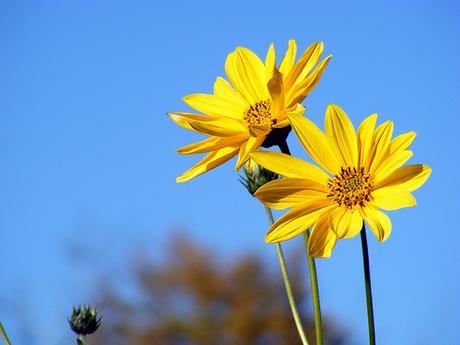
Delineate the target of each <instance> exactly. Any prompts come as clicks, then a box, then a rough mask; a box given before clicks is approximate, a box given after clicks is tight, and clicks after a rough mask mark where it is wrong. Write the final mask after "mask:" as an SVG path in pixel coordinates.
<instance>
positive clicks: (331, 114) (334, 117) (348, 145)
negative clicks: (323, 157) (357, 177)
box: [325, 104, 358, 167]
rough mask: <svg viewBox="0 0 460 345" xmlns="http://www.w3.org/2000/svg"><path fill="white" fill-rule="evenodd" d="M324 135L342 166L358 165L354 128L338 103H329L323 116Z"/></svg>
mask: <svg viewBox="0 0 460 345" xmlns="http://www.w3.org/2000/svg"><path fill="white" fill-rule="evenodd" d="M325 128H326V136H327V138H328V141H329V143H330V146H331V147H332V148H333V149H334V150H335V152H336V154H337V156H338V157H340V158H341V159H340V162H341V164H342V166H344V167H356V166H357V165H358V144H357V141H356V134H355V129H354V128H353V124H352V123H351V121H350V119H349V118H348V116H347V114H346V113H345V112H344V111H343V109H342V108H340V107H339V106H338V105H335V104H330V105H329V106H328V107H327V109H326V117H325Z"/></svg>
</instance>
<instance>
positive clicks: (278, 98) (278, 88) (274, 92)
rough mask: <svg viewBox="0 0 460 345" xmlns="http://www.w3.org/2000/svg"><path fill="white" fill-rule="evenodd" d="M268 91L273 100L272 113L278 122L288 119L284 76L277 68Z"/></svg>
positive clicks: (274, 70)
mask: <svg viewBox="0 0 460 345" xmlns="http://www.w3.org/2000/svg"><path fill="white" fill-rule="evenodd" d="M268 90H269V92H270V97H271V99H272V112H273V115H274V116H275V117H276V120H277V121H278V122H279V121H282V120H284V119H286V110H285V104H284V85H283V76H282V75H281V73H280V72H279V71H278V70H277V69H276V68H274V69H273V76H272V78H271V79H270V80H269V82H268Z"/></svg>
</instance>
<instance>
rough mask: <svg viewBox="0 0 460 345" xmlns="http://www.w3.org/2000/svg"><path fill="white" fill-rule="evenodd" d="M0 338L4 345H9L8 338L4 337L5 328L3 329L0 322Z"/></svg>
mask: <svg viewBox="0 0 460 345" xmlns="http://www.w3.org/2000/svg"><path fill="white" fill-rule="evenodd" d="M0 336H1V337H2V340H3V343H4V344H5V345H11V342H10V340H9V339H8V336H7V335H6V331H5V328H3V324H2V322H1V321H0Z"/></svg>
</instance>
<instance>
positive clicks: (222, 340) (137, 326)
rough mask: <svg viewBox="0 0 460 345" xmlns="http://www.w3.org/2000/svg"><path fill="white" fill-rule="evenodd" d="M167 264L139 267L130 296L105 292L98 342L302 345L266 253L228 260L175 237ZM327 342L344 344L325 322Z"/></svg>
mask: <svg viewBox="0 0 460 345" xmlns="http://www.w3.org/2000/svg"><path fill="white" fill-rule="evenodd" d="M300 254H301V253H300V252H299V253H297V254H295V255H294V256H292V255H291V256H290V257H288V263H289V271H290V272H289V273H290V277H291V279H292V283H293V288H294V293H295V296H296V298H297V302H298V304H299V308H300V310H301V311H302V318H303V320H304V325H305V327H306V332H307V336H308V339H309V342H310V344H311V345H313V344H315V341H314V323H313V317H312V315H311V311H312V307H311V305H310V303H309V300H310V297H309V294H308V293H306V292H308V290H306V288H305V285H306V284H305V283H306V282H307V278H306V273H307V272H306V270H307V269H308V268H307V266H306V260H305V257H304V256H303V255H300ZM164 258H165V260H162V262H161V264H160V263H157V264H154V263H152V262H148V261H147V260H141V261H140V262H136V263H135V264H134V265H133V267H134V269H133V270H134V271H133V274H132V277H133V279H134V282H132V283H134V286H135V290H136V291H135V292H134V295H133V292H132V291H131V294H130V296H125V295H124V294H123V293H120V292H117V289H116V287H114V286H106V287H105V288H103V289H101V291H100V298H99V300H100V302H99V304H98V307H99V309H100V310H101V311H102V314H103V322H102V326H101V328H100V329H99V331H98V332H97V333H96V334H95V335H94V336H92V337H91V344H92V345H107V344H110V345H127V344H129V345H147V344H148V345H230V344H231V345H275V344H276V345H296V344H300V341H299V338H298V334H297V330H296V328H295V325H294V322H293V319H292V315H291V313H290V309H289V304H288V301H287V298H286V293H285V290H284V284H283V282H282V278H281V273H280V271H279V267H277V266H273V267H271V266H269V265H268V264H267V262H266V261H264V260H263V259H262V258H261V257H260V255H257V254H249V255H245V256H240V257H234V258H233V257H232V258H229V257H222V256H221V255H219V254H218V253H216V252H213V251H212V250H208V249H205V248H203V247H202V246H200V245H198V244H196V243H193V242H192V241H190V240H188V239H185V238H184V237H183V236H175V237H174V238H173V239H172V240H171V241H170V245H169V247H168V250H167V253H166V256H165V257H164ZM323 318H324V326H325V333H326V339H325V340H326V341H325V344H327V345H345V344H346V343H345V340H344V336H343V334H342V333H341V332H339V331H338V329H337V328H336V327H334V326H333V324H332V322H330V321H329V320H328V319H327V317H324V316H323Z"/></svg>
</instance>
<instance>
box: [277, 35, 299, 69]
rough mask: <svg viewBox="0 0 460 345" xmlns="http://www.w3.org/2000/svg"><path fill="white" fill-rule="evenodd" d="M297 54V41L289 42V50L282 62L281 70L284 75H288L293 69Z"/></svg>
mask: <svg viewBox="0 0 460 345" xmlns="http://www.w3.org/2000/svg"><path fill="white" fill-rule="evenodd" d="M296 53H297V44H296V42H295V40H289V43H288V49H287V51H286V54H285V55H284V57H283V60H282V61H281V64H280V68H279V70H280V72H281V73H283V75H287V74H288V73H289V71H290V70H291V69H292V66H294V61H295V56H296Z"/></svg>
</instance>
